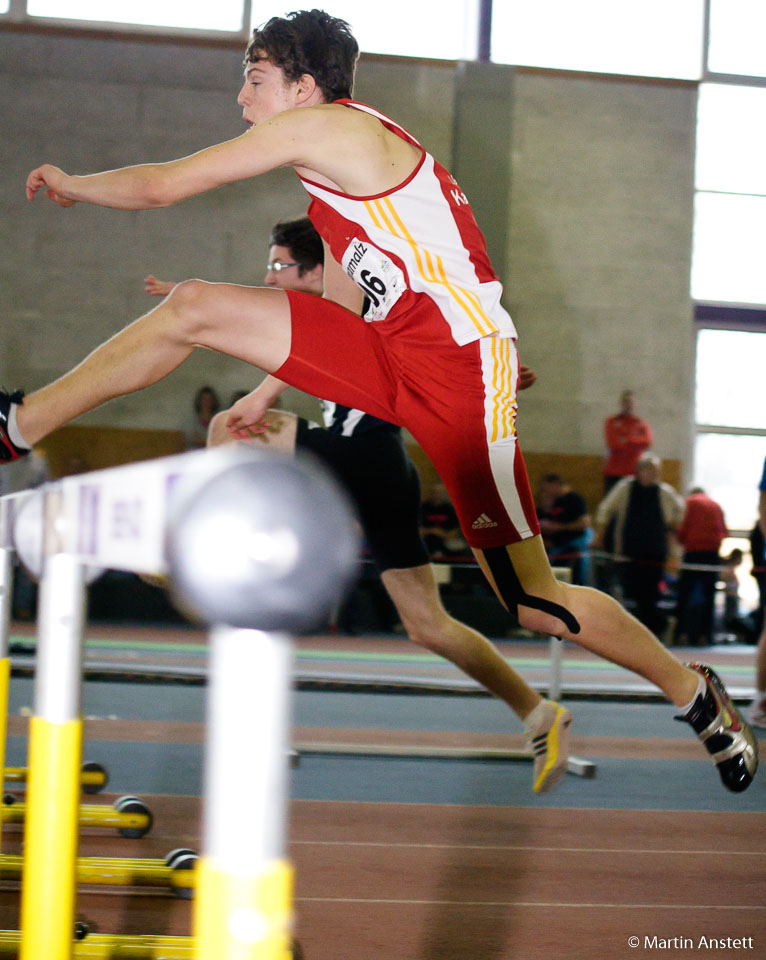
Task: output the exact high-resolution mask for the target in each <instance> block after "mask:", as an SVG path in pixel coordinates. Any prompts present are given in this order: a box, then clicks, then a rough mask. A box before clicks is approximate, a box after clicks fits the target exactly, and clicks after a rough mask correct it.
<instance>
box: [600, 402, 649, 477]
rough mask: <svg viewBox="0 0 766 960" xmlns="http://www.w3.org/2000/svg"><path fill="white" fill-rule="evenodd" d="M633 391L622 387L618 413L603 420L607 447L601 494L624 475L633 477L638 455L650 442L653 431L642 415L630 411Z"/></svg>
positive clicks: (631, 409)
mask: <svg viewBox="0 0 766 960" xmlns="http://www.w3.org/2000/svg"><path fill="white" fill-rule="evenodd" d="M633 409H634V404H633V391H632V390H624V391H623V392H622V395H621V397H620V412H619V413H617V414H615V415H614V416H613V417H607V419H606V420H605V422H604V439H605V441H606V447H607V450H608V454H607V458H606V463H605V464H604V493H605V494H606V493H609V491H610V490H611V489H612V487H613V486H614V485H615V484H616V483H617V482H618V480H621V479H622V478H623V477H632V476H634V474H635V472H636V468H637V467H638V461H639V458H640V457H641V455H642V454H643V453H645V452H646V451H647V450H648V449H649V448H650V447H651V445H652V442H653V440H652V431H651V428H650V426H649V424H648V423H647V422H646V420H644V419H643V418H642V417H637V416H636V415H635V413H634V412H633Z"/></svg>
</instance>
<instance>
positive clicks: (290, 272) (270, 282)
mask: <svg viewBox="0 0 766 960" xmlns="http://www.w3.org/2000/svg"><path fill="white" fill-rule="evenodd" d="M322 272H323V271H322V265H321V264H317V266H315V267H314V269H313V270H305V271H304V272H303V274H301V273H300V267H299V266H298V264H297V263H296V262H295V259H294V257H293V255H292V251H291V250H290V248H289V247H280V246H276V245H275V246H273V247H269V262H268V265H267V267H266V280H265V282H266V285H267V286H269V287H279V289H280V290H300V291H302V292H303V293H314V294H317V295H318V296H321V295H322V293H323V290H324V287H323V280H322Z"/></svg>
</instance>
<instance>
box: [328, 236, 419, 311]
mask: <svg viewBox="0 0 766 960" xmlns="http://www.w3.org/2000/svg"><path fill="white" fill-rule="evenodd" d="M343 269H344V270H345V271H346V273H347V274H348V275H349V276H350V277H351V279H352V280H353V281H354V283H356V284H357V286H359V287H361V289H362V290H363V292H364V293H365V294H366V296H367V297H368V298H369V301H370V305H369V307H368V309H367V312H366V313H365V315H364V319H365V320H370V321H373V320H385V319H386V317H387V316H388V313H389V311H390V310H391V307H393V305H394V304H395V303H396V301H397V300H398V299H399V297H401V295H402V294H403V293H404V291H405V290H406V289H407V284H406V283H405V280H404V274H403V273H402V271H401V270H400V269H399V267H397V265H396V264H395V263H394V262H393V260H391V258H390V257H388V256H386V254H385V253H383V251H382V250H378V248H377V247H374V246H373V245H372V244H371V243H368V242H367V241H366V240H352V241H351V243H350V244H349V245H348V247H347V248H346V252H345V253H344V254H343Z"/></svg>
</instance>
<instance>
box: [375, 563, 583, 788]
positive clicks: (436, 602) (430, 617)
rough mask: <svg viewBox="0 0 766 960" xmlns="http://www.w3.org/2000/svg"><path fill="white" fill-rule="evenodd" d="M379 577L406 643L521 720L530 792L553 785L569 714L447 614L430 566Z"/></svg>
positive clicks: (562, 767) (562, 766)
mask: <svg viewBox="0 0 766 960" xmlns="http://www.w3.org/2000/svg"><path fill="white" fill-rule="evenodd" d="M381 578H382V580H383V584H384V586H385V588H386V590H387V591H388V593H389V596H390V597H391V599H392V600H393V602H394V606H395V607H396V609H397V611H398V613H399V616H400V617H401V620H402V623H403V625H404V627H405V629H406V631H407V634H408V636H409V638H410V640H412V641H413V642H414V643H417V644H418V645H420V646H422V647H425V648H426V649H428V650H432V651H433V652H434V653H438V654H439V655H440V656H442V657H444V658H445V659H447V660H450V661H451V662H452V663H454V664H455V666H457V667H459V669H460V670H462V671H463V673H466V674H468V676H469V677H472V678H473V679H474V680H476V681H478V682H479V683H480V684H481V685H482V686H483V687H486V689H487V690H489V691H490V692H491V693H494V694H495V696H497V697H499V698H500V699H501V700H503V701H504V702H505V703H506V704H507V705H508V706H509V707H510V708H511V709H512V710H513V711H514V712H515V713H516V714H517V715H518V716H519V717H520V718H521V720H522V721H523V722H524V725H525V729H526V733H527V736H528V737H529V739H530V741H531V744H532V749H533V750H534V753H535V766H534V774H533V782H534V790H535V792H536V793H545V792H547V791H548V790H550V789H551V788H552V787H554V786H555V785H556V784H557V783H558V782H559V780H560V779H561V777H562V776H563V775H564V774H565V773H566V768H567V757H568V752H569V733H570V728H571V724H572V715H571V713H570V712H569V710H567V709H566V708H564V707H561V706H559V705H558V704H556V703H553V702H552V701H550V700H544V699H543V698H542V697H541V696H540V695H539V694H538V693H537V692H536V691H535V690H533V689H532V687H530V686H529V684H528V683H527V682H526V680H524V679H523V677H521V676H520V675H519V674H518V673H517V672H516V671H515V670H514V669H513V667H511V665H510V664H509V663H508V662H507V661H506V660H505V659H504V658H503V657H502V656H501V655H500V653H499V651H498V650H497V648H496V647H495V646H494V645H493V644H492V643H490V641H489V640H487V638H486V637H484V636H482V634H480V633H479V632H478V631H476V630H473V629H472V628H471V627H468V626H466V625H465V624H464V623H460V621H459V620H455V618H454V617H451V616H450V615H449V613H447V611H446V610H445V609H444V606H443V604H442V602H441V598H440V596H439V588H438V587H437V585H436V580H435V578H434V573H433V567H432V566H431V564H425V565H423V566H420V567H409V568H406V569H389V570H385V571H384V572H383V574H382V576H381Z"/></svg>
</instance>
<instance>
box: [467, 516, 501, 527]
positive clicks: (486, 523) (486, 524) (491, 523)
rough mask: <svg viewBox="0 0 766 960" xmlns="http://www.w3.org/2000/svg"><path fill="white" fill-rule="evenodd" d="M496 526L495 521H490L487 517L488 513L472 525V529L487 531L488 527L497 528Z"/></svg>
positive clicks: (479, 517)
mask: <svg viewBox="0 0 766 960" xmlns="http://www.w3.org/2000/svg"><path fill="white" fill-rule="evenodd" d="M496 526H497V524H496V523H495V521H494V520H490V518H489V517H488V516H487V515H486V513H482V514H480V515H479V516H478V517H477V518H476V519H475V520H474V522H473V523H472V524H471V529H472V530H486V529H487V528H488V527H496Z"/></svg>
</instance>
